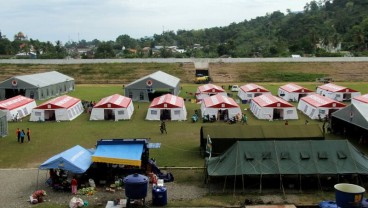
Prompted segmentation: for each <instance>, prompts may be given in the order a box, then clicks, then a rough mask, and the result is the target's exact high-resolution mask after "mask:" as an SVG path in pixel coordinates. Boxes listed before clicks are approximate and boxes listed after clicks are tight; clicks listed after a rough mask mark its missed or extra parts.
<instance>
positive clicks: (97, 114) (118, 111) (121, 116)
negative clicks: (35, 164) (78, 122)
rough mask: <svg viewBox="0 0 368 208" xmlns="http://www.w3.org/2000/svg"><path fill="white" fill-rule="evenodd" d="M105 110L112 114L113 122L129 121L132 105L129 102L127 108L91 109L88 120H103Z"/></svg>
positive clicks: (132, 110) (132, 109)
mask: <svg viewBox="0 0 368 208" xmlns="http://www.w3.org/2000/svg"><path fill="white" fill-rule="evenodd" d="M105 109H111V110H112V111H113V112H114V115H115V121H119V120H129V119H130V118H131V117H132V115H133V112H134V105H133V102H131V103H130V104H129V106H128V107H127V108H123V107H122V108H92V112H91V116H90V118H89V120H91V121H97V120H105Z"/></svg>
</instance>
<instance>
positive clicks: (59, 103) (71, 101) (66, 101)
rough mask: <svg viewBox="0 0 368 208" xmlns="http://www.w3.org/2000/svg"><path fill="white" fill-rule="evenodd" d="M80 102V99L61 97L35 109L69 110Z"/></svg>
mask: <svg viewBox="0 0 368 208" xmlns="http://www.w3.org/2000/svg"><path fill="white" fill-rule="evenodd" d="M78 102H80V99H78V98H74V97H70V96H68V95H63V96H60V97H57V98H54V99H52V100H49V101H47V102H45V103H42V104H41V105H39V106H37V107H36V108H35V109H59V108H66V109H68V108H70V107H72V106H73V105H75V104H76V103H78Z"/></svg>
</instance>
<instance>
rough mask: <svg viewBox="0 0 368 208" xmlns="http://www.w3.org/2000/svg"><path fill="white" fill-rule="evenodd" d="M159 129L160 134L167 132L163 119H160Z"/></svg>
mask: <svg viewBox="0 0 368 208" xmlns="http://www.w3.org/2000/svg"><path fill="white" fill-rule="evenodd" d="M160 131H161V134H163V133H164V132H165V133H166V134H167V131H166V124H165V121H163V120H161V124H160Z"/></svg>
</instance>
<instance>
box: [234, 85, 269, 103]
mask: <svg viewBox="0 0 368 208" xmlns="http://www.w3.org/2000/svg"><path fill="white" fill-rule="evenodd" d="M263 94H271V92H270V91H269V90H268V89H266V88H264V87H262V86H259V85H257V84H253V83H249V84H246V85H243V86H241V87H240V89H239V91H238V97H239V98H240V99H241V100H242V101H243V103H246V102H248V101H249V100H251V99H252V98H254V97H257V96H260V95H263Z"/></svg>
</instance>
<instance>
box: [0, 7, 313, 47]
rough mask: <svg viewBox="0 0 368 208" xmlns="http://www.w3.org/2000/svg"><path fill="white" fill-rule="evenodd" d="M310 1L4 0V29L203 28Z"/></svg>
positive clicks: (55, 36) (31, 32)
mask: <svg viewBox="0 0 368 208" xmlns="http://www.w3.org/2000/svg"><path fill="white" fill-rule="evenodd" d="M310 1H311V0H44V1H42V0H0V2H1V7H0V31H1V32H2V34H3V35H6V37H7V38H8V39H10V40H13V37H14V34H16V33H18V32H19V31H22V32H23V33H24V34H26V35H27V36H28V38H32V39H38V40H40V41H51V42H55V41H56V40H61V41H62V42H63V43H65V42H66V41H68V40H71V41H78V40H82V39H84V40H87V41H90V40H93V39H99V40H105V41H106V40H115V39H116V38H117V37H118V36H119V35H123V34H127V35H129V36H130V37H132V38H141V37H145V36H149V37H150V36H153V34H160V33H162V31H163V30H165V31H168V30H171V31H175V32H176V31H177V30H180V29H184V30H191V29H203V28H210V27H217V26H227V25H229V24H230V23H233V22H235V23H238V22H241V21H244V20H251V19H253V18H256V17H257V16H264V15H266V13H272V12H273V11H280V12H283V13H286V10H287V9H290V10H291V11H302V10H303V7H304V6H305V4H306V3H308V2H310Z"/></svg>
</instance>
